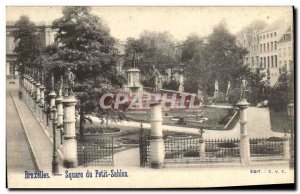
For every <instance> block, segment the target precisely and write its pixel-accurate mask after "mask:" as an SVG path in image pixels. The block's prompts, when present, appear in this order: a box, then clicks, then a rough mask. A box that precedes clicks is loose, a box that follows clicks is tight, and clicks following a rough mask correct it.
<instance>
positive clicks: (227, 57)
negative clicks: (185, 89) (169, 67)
mask: <svg viewBox="0 0 300 194" xmlns="http://www.w3.org/2000/svg"><path fill="white" fill-rule="evenodd" d="M194 39H195V38H194ZM187 41H188V40H187ZM200 45H201V44H200ZM197 50H198V52H195V54H194V55H193V57H192V58H191V59H189V61H188V62H186V63H185V64H186V65H185V66H186V68H185V77H186V78H187V79H188V81H187V82H188V83H192V85H191V87H190V88H200V89H202V90H203V91H205V92H206V93H207V94H208V95H212V93H213V89H214V82H215V80H216V79H217V80H218V82H219V89H220V91H223V92H226V90H227V84H228V81H231V83H232V84H233V85H235V83H239V82H240V78H241V77H243V76H246V75H247V74H248V72H249V71H248V68H247V67H246V66H244V65H243V57H244V56H245V54H246V53H247V51H246V50H244V49H243V48H241V47H238V46H237V45H236V38H235V36H234V35H232V34H231V33H230V32H229V31H228V30H227V28H226V25H225V24H224V23H220V24H219V25H218V26H216V27H215V28H214V30H213V32H212V34H211V35H210V36H209V37H208V44H205V45H203V46H200V47H197ZM187 58H188V57H187ZM195 77H197V80H195Z"/></svg>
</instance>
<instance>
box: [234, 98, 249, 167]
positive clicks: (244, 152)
mask: <svg viewBox="0 0 300 194" xmlns="http://www.w3.org/2000/svg"><path fill="white" fill-rule="evenodd" d="M237 106H238V107H239V109H240V157H241V163H242V166H248V165H249V164H250V144H249V137H248V133H247V122H248V121H247V108H248V106H249V103H248V102H247V100H246V99H242V100H240V101H239V102H238V103H237Z"/></svg>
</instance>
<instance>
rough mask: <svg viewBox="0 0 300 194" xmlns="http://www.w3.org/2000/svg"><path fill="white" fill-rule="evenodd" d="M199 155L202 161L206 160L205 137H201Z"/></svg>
mask: <svg viewBox="0 0 300 194" xmlns="http://www.w3.org/2000/svg"><path fill="white" fill-rule="evenodd" d="M199 157H200V160H201V161H203V160H205V142H204V139H203V138H200V141H199Z"/></svg>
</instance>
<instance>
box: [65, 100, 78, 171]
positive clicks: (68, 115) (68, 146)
mask: <svg viewBox="0 0 300 194" xmlns="http://www.w3.org/2000/svg"><path fill="white" fill-rule="evenodd" d="M77 102H78V101H77V100H76V99H75V97H74V96H66V97H64V99H63V101H62V103H63V107H64V121H63V122H64V130H65V135H64V144H63V151H64V162H63V166H64V167H66V168H74V167H76V166H77V141H76V131H75V122H76V119H75V105H76V104H77Z"/></svg>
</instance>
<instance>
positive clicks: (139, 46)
mask: <svg viewBox="0 0 300 194" xmlns="http://www.w3.org/2000/svg"><path fill="white" fill-rule="evenodd" d="M175 45H176V44H175V40H174V38H173V36H172V35H171V34H169V33H168V32H163V33H160V32H149V31H145V32H143V33H142V34H141V35H140V37H139V38H138V39H134V38H128V39H127V41H126V45H125V57H126V60H125V67H132V51H134V52H135V53H136V54H137V56H138V68H139V69H140V70H141V73H142V74H143V75H144V76H145V79H147V80H149V79H151V76H153V75H152V74H153V70H154V68H153V67H155V68H157V69H158V70H164V69H166V68H172V67H175V66H177V65H178V64H179V60H178V58H179V56H178V53H177V52H176V47H175Z"/></svg>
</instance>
